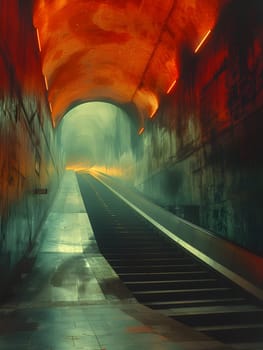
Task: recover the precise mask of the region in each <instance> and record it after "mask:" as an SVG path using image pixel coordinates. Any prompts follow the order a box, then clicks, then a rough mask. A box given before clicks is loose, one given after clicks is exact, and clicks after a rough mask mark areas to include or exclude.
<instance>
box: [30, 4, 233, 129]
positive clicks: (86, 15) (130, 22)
mask: <svg viewBox="0 0 263 350" xmlns="http://www.w3.org/2000/svg"><path fill="white" fill-rule="evenodd" d="M228 1H229V0H202V1H189V0H180V1H173V0H166V1H163V0H155V1H154V2H152V1H151V0H144V1H134V0H126V1H123V0H108V1H97V0H89V1H72V0H57V1H50V0H35V1H34V26H35V28H37V30H38V31H39V33H38V41H39V44H38V45H39V48H40V49H41V59H42V65H43V66H42V71H43V72H44V74H45V76H46V77H47V81H48V82H49V83H51V82H52V84H51V86H49V90H48V93H49V100H50V101H51V102H52V107H53V113H52V115H53V118H54V120H55V124H56V125H57V124H58V122H59V121H60V120H61V118H62V117H63V115H64V113H65V112H66V111H67V110H68V108H69V107H70V106H71V105H72V104H74V103H76V102H88V101H95V100H97V101H110V102H113V103H117V104H119V105H126V106H129V105H132V106H134V105H135V107H136V108H137V110H138V112H139V113H138V114H139V115H140V116H142V117H143V118H145V117H146V118H149V117H150V118H151V117H152V116H153V115H154V114H155V113H156V111H157V109H158V108H159V107H158V105H159V103H160V102H161V98H162V97H163V95H164V94H165V93H167V91H168V90H167V87H168V86H170V84H171V77H173V78H174V79H175V78H178V76H179V73H180V72H178V70H179V67H180V64H181V62H180V60H181V57H182V55H181V50H182V49H183V47H185V46H190V47H194V46H195V42H196V38H199V37H202V33H204V32H206V31H207V28H213V26H214V25H215V23H216V20H217V17H218V14H219V13H220V10H221V9H222V7H223V6H224V5H225V4H226V3H227V2H228ZM164 24H166V25H164ZM168 28H169V30H168ZM189 28H190V29H191V30H188V29H189ZM199 45H200V44H199ZM198 49H199V48H196V50H198ZM123 62H125V64H123Z"/></svg>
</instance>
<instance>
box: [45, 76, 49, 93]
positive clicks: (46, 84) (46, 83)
mask: <svg viewBox="0 0 263 350" xmlns="http://www.w3.org/2000/svg"><path fill="white" fill-rule="evenodd" d="M44 79H45V86H46V89H47V91H48V82H47V77H46V76H45V75H44Z"/></svg>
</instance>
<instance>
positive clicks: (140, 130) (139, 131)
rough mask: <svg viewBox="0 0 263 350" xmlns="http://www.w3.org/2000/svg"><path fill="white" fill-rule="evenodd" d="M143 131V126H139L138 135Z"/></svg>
mask: <svg viewBox="0 0 263 350" xmlns="http://www.w3.org/2000/svg"><path fill="white" fill-rule="evenodd" d="M143 132H144V127H142V128H140V129H139V130H138V135H141V134H142V133H143Z"/></svg>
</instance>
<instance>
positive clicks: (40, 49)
mask: <svg viewBox="0 0 263 350" xmlns="http://www.w3.org/2000/svg"><path fill="white" fill-rule="evenodd" d="M36 32H37V43H38V49H39V51H40V52H41V51H42V48H41V42H40V37H39V31H38V29H37V28H36Z"/></svg>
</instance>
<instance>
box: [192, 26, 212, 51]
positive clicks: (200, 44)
mask: <svg viewBox="0 0 263 350" xmlns="http://www.w3.org/2000/svg"><path fill="white" fill-rule="evenodd" d="M210 33H211V29H209V30H208V32H207V33H206V34H205V36H204V37H203V39H202V40H201V41H200V43H199V44H198V45H197V47H196V49H195V51H194V52H195V53H197V51H198V50H199V49H200V47H201V46H202V45H203V43H204V42H205V40H206V39H207V37H208V35H209V34H210Z"/></svg>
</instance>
